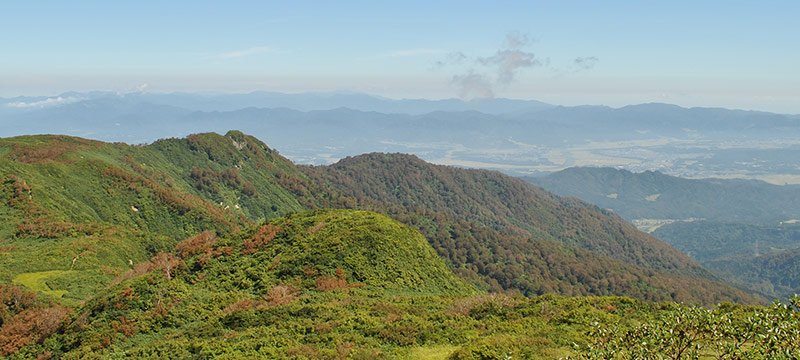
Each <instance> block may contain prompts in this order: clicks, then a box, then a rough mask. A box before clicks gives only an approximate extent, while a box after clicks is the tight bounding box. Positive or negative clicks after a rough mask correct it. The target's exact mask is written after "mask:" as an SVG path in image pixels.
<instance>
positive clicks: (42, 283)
mask: <svg viewBox="0 0 800 360" xmlns="http://www.w3.org/2000/svg"><path fill="white" fill-rule="evenodd" d="M77 273H78V271H74V270H50V271H40V272H29V273H24V274H19V275H17V276H16V277H15V278H14V280H13V281H14V282H15V283H18V284H22V285H25V286H27V287H28V288H30V289H31V290H34V291H36V292H40V293H43V294H47V295H51V296H53V297H57V298H60V297H63V296H64V295H65V294H66V293H67V292H68V291H67V290H61V289H52V288H50V286H49V285H47V280H48V279H50V278H53V277H56V276H64V275H74V274H77Z"/></svg>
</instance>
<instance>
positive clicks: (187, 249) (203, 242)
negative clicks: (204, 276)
mask: <svg viewBox="0 0 800 360" xmlns="http://www.w3.org/2000/svg"><path fill="white" fill-rule="evenodd" d="M216 243H217V234H216V233H215V232H213V231H209V230H206V231H203V232H201V233H200V234H197V235H196V236H194V237H191V238H187V239H186V240H183V241H181V242H180V243H178V245H176V246H175V251H176V252H177V253H178V256H179V257H180V258H181V259H188V258H190V257H192V256H194V255H198V254H199V255H198V257H197V263H198V264H200V266H205V265H206V264H207V263H208V261H209V260H211V258H213V257H215V256H220V255H230V252H229V250H231V249H230V248H229V247H219V248H218V247H215V246H214V245H216Z"/></svg>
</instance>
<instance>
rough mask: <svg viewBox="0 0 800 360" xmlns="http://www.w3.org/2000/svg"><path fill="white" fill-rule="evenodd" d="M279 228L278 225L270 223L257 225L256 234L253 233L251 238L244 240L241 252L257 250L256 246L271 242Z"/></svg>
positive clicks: (249, 252) (247, 252)
mask: <svg viewBox="0 0 800 360" xmlns="http://www.w3.org/2000/svg"><path fill="white" fill-rule="evenodd" d="M280 230H281V227H280V226H276V225H272V224H266V225H261V226H259V227H258V230H256V234H255V235H253V238H252V239H245V240H244V244H243V245H244V246H243V247H242V254H243V255H247V254H252V253H254V252H256V251H258V248H260V247H262V246H264V245H267V244H269V243H270V242H272V240H273V239H275V235H276V234H277V233H278V231H280Z"/></svg>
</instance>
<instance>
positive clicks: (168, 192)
mask: <svg viewBox="0 0 800 360" xmlns="http://www.w3.org/2000/svg"><path fill="white" fill-rule="evenodd" d="M103 174H104V175H106V176H109V177H112V178H115V179H117V181H118V182H119V183H120V184H121V185H127V188H128V189H129V190H132V191H136V192H139V193H141V192H144V191H145V189H149V190H150V191H151V192H152V193H153V194H155V196H156V197H157V198H158V200H160V201H161V202H162V203H163V204H164V205H167V206H169V207H170V208H173V209H175V210H176V211H177V212H178V213H179V214H181V215H183V214H186V213H188V212H190V211H191V210H193V209H198V210H201V211H204V212H205V213H206V214H205V215H207V216H210V217H213V218H215V220H217V222H219V223H220V224H225V225H230V226H233V225H234V224H233V222H232V221H230V220H229V219H228V217H227V216H225V214H224V213H223V212H222V210H221V209H219V208H218V207H216V206H214V205H213V204H211V203H210V202H208V201H205V200H203V199H201V198H199V197H197V196H194V195H191V194H187V193H184V192H180V191H177V190H175V189H168V188H166V187H164V186H162V185H160V184H158V183H156V182H155V181H153V180H150V179H148V178H145V177H142V176H139V175H136V174H133V173H130V172H127V171H125V170H122V169H120V168H118V167H113V166H110V167H108V168H106V169H105V170H104V171H103Z"/></svg>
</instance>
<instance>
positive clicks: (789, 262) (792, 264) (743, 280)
mask: <svg viewBox="0 0 800 360" xmlns="http://www.w3.org/2000/svg"><path fill="white" fill-rule="evenodd" d="M653 234H654V235H655V236H658V237H659V238H661V239H664V241H666V242H668V243H670V244H671V245H672V246H674V247H675V248H677V249H679V250H681V251H683V252H685V253H687V254H689V255H690V256H692V258H694V259H697V261H698V262H699V263H700V264H702V265H703V266H705V267H706V268H708V269H709V270H711V271H713V272H714V273H716V274H719V276H721V277H723V278H725V279H726V280H728V281H729V282H732V283H735V284H737V285H739V286H741V287H743V288H747V289H751V290H753V291H756V292H758V293H761V294H763V295H764V296H766V297H769V298H772V297H778V298H789V297H791V296H792V295H794V294H797V293H800V283H799V282H798V280H799V279H800V268H798V264H800V226H798V225H794V224H782V225H772V226H769V225H745V224H738V223H725V222H716V221H696V222H692V223H675V224H670V225H667V226H663V227H660V228H659V229H657V230H656V231H655V232H653Z"/></svg>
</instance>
